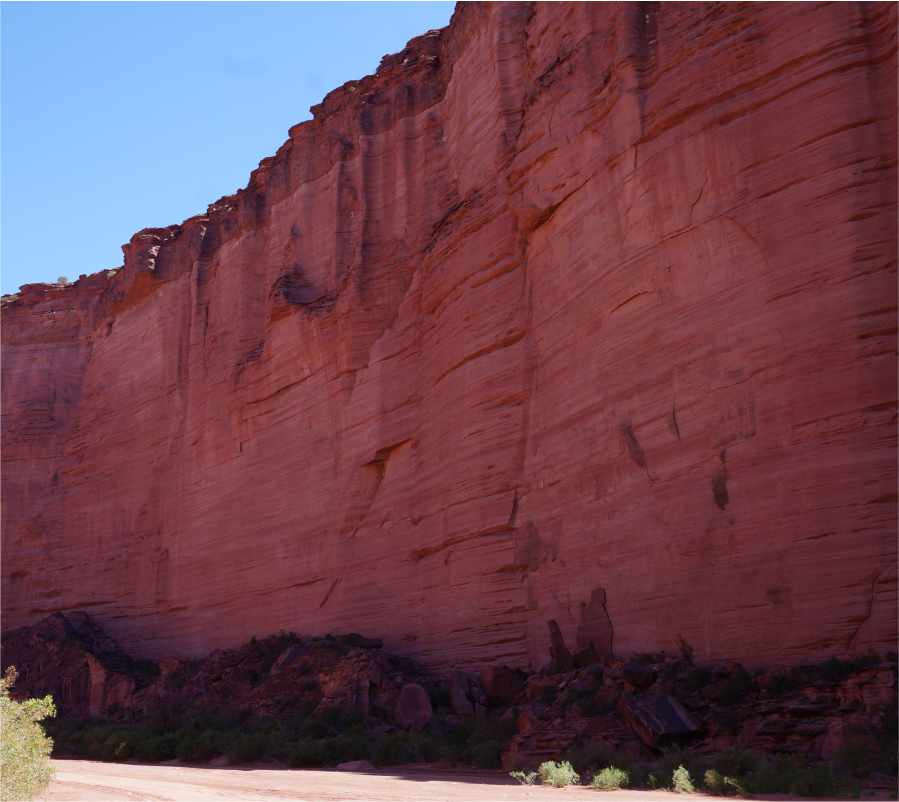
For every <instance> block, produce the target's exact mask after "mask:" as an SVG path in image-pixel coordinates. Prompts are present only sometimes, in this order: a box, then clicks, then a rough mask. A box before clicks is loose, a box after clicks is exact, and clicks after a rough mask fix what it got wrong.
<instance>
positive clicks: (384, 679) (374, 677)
mask: <svg viewBox="0 0 899 802" xmlns="http://www.w3.org/2000/svg"><path fill="white" fill-rule="evenodd" d="M368 678H369V682H371V684H372V685H375V686H377V687H378V688H388V687H390V678H389V677H388V676H387V674H385V673H384V672H383V671H382V670H381V668H380V667H379V666H377V665H372V667H371V670H370V671H369V674H368Z"/></svg>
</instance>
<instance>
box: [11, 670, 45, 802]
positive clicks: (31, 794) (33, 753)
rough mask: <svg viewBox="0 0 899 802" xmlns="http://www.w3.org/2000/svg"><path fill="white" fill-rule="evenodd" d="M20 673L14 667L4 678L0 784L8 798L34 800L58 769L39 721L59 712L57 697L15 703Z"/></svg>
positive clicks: (42, 791)
mask: <svg viewBox="0 0 899 802" xmlns="http://www.w3.org/2000/svg"><path fill="white" fill-rule="evenodd" d="M17 676H18V675H17V673H16V670H15V668H13V667H12V666H10V667H9V668H8V669H7V670H6V675H5V676H4V677H3V679H2V680H0V727H2V740H0V786H2V795H3V798H4V799H26V800H27V799H34V798H35V797H38V796H40V795H41V794H43V793H44V791H45V790H46V789H47V786H48V785H50V781H51V780H52V779H53V775H54V773H55V769H54V768H53V766H52V765H51V764H50V751H51V750H52V749H53V741H52V740H51V739H50V738H48V737H47V736H46V735H45V734H44V731H43V730H42V729H41V727H40V725H39V724H38V723H37V722H38V721H40V720H41V719H44V718H47V717H48V716H54V715H56V708H55V707H54V706H53V698H52V697H50V696H47V697H45V698H43V699H28V700H26V701H24V702H15V701H13V700H12V699H10V698H9V689H10V687H11V686H12V685H13V684H14V683H15V681H16V677H17Z"/></svg>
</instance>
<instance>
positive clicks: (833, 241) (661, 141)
mask: <svg viewBox="0 0 899 802" xmlns="http://www.w3.org/2000/svg"><path fill="white" fill-rule="evenodd" d="M896 15H897V12H896V6H895V4H886V3H884V4H850V3H846V4H833V5H828V6H817V5H810V4H809V5H801V4H800V5H791V4H774V5H762V4H750V5H737V4H731V5H714V4H709V5H701V6H697V5H692V6H691V5H683V4H662V5H660V6H658V5H654V4H645V3H644V4H605V3H587V4H572V5H565V4H556V3H544V4H530V3H503V4H497V5H481V4H467V3H466V4H460V5H459V7H458V8H457V11H456V13H455V15H454V17H453V21H452V23H451V25H450V26H449V27H448V28H446V29H443V30H442V31H433V32H430V33H428V34H425V35H423V36H421V37H419V38H417V39H415V40H413V41H412V42H410V44H409V46H408V47H407V49H406V50H404V51H403V52H402V53H399V54H397V55H395V56H390V57H388V58H385V60H384V61H383V62H382V65H381V67H380V69H379V70H378V72H377V74H376V75H374V76H368V77H366V78H364V79H362V80H360V81H356V82H350V83H348V84H347V85H345V86H343V87H341V88H339V89H337V90H335V91H334V92H332V93H330V94H329V95H328V96H327V97H326V98H325V100H324V101H323V102H322V104H321V105H320V106H317V107H315V108H314V109H313V112H314V115H315V118H314V120H312V121H310V122H306V123H302V124H301V125H298V126H296V127H295V128H293V129H292V130H291V132H290V139H289V140H288V142H287V143H285V145H284V146H283V147H282V148H281V149H280V150H279V151H278V153H277V155H276V156H274V157H271V158H267V159H264V160H263V161H262V162H261V164H260V167H259V169H258V170H257V171H255V172H254V173H253V175H252V176H251V178H250V183H249V186H248V187H247V188H246V189H245V190H241V191H240V192H238V193H237V194H236V195H234V196H231V197H226V198H222V199H221V200H219V201H217V202H216V203H215V204H212V205H211V206H210V207H209V210H208V212H207V213H206V214H203V215H199V216H197V217H194V218H191V219H190V220H188V221H186V222H185V223H183V224H182V225H180V226H179V225H176V226H171V227H169V228H157V229H147V230H145V231H142V232H140V233H139V234H137V235H135V237H134V238H133V239H132V241H131V243H130V244H128V245H126V246H125V248H124V250H125V257H126V258H125V266H124V268H123V269H121V270H119V271H118V272H116V273H115V274H114V275H112V276H107V273H106V271H105V270H103V271H101V272H99V273H97V274H95V275H93V276H90V277H84V278H82V279H80V280H79V281H78V282H75V284H74V285H67V286H59V285H29V286H27V287H25V288H23V291H22V293H21V295H20V296H19V297H17V298H15V299H13V300H9V299H6V300H5V302H4V304H3V362H2V370H3V384H2V392H3V450H2V458H3V505H2V515H3V529H2V536H3V544H2V545H3V584H2V594H3V624H4V627H5V628H9V627H15V626H19V625H22V624H26V623H32V622H35V621H37V620H39V619H40V618H42V617H44V616H45V615H46V614H47V613H49V612H52V611H56V610H70V609H76V608H77V609H79V610H86V611H89V612H90V613H92V614H94V615H95V616H96V618H97V620H98V621H101V622H102V623H103V625H104V626H105V627H106V629H107V631H108V632H110V633H111V634H112V635H113V636H114V637H116V638H117V639H118V641H119V642H120V643H122V644H123V646H124V647H126V648H128V649H130V650H131V651H133V652H134V653H135V654H137V655H139V656H155V657H168V656H169V655H171V654H183V655H187V656H191V655H197V654H202V653H206V652H208V651H210V650H212V649H215V648H219V647H231V646H234V645H235V644H237V643H241V642H244V641H246V640H247V639H248V638H249V637H250V636H251V635H254V634H255V635H265V634H269V633H271V632H277V631H278V630H279V629H281V628H284V629H288V630H295V631H298V632H326V631H328V630H329V629H334V630H335V631H344V630H347V629H353V630H356V631H364V632H377V633H379V634H382V635H383V636H384V640H385V646H386V647H389V648H391V649H393V650H395V651H400V652H403V651H405V652H408V653H414V654H416V655H418V656H419V658H420V659H421V660H423V661H424V662H425V663H426V664H432V665H444V666H448V665H452V666H456V667H459V666H465V667H468V668H470V669H476V668H478V667H484V666H486V665H489V664H499V663H504V662H505V663H508V664H510V665H527V664H528V663H530V664H531V665H532V666H533V667H534V668H537V667H539V666H540V665H541V664H543V663H545V662H546V661H547V660H549V657H550V654H549V639H548V638H547V635H546V632H547V629H546V627H547V621H549V620H554V621H555V622H557V624H558V627H559V630H560V632H561V633H562V635H563V636H564V638H565V642H566V643H567V646H568V647H569V649H570V651H571V652H572V653H574V652H575V651H577V650H580V649H583V648H584V647H585V646H587V645H588V644H589V643H591V642H592V643H593V644H594V645H595V647H596V650H597V651H598V653H599V654H603V653H606V652H609V651H611V649H612V648H614V649H615V651H616V652H621V653H630V652H633V651H636V650H640V649H653V648H665V647H668V648H672V647H673V644H674V640H675V637H676V636H677V635H678V634H682V635H683V636H684V637H685V638H686V639H687V640H688V641H689V642H690V643H692V644H693V646H694V648H695V650H696V656H697V659H700V658H701V659H717V658H719V657H721V658H723V657H728V658H736V659H740V660H749V661H752V660H757V661H767V662H768V664H769V666H772V667H773V666H776V665H781V664H785V663H790V662H798V660H799V659H801V658H803V657H822V656H826V655H828V654H832V653H836V654H841V653H845V652H849V651H856V650H861V649H864V648H866V647H867V646H868V645H874V646H875V648H884V647H885V646H887V645H891V644H894V643H895V641H896V633H897V620H896V611H897V595H896V589H897V571H896V564H897V557H896V517H897V503H896V501H897V495H896V481H897V476H896V473H897V472H896V464H897V463H896V420H897V418H896V414H897V409H896V406H897V405H896V398H897V392H896V387H897V370H896V351H897V348H896V342H897V340H896V322H897V313H896V306H897V304H896V301H897V276H896V264H897V260H896V249H897V246H896V232H897V213H896V198H897V173H896V169H897V81H896V77H897V72H896V67H897V62H896V30H897V16H896ZM47 223H48V225H52V217H49V218H48V221H47ZM35 247H37V248H39V247H40V243H35ZM73 247H77V243H73ZM110 267H111V266H110ZM613 644H614V645H613Z"/></svg>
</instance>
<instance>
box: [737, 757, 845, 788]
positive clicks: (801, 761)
mask: <svg viewBox="0 0 899 802" xmlns="http://www.w3.org/2000/svg"><path fill="white" fill-rule="evenodd" d="M743 784H744V787H745V788H746V791H747V792H748V793H750V794H793V795H794V796H810V797H826V796H849V797H858V794H859V788H858V785H856V784H855V783H853V782H852V780H851V778H848V777H846V776H845V775H843V774H841V773H839V772H836V771H834V770H833V769H832V768H831V767H830V766H828V765H826V764H817V765H813V764H811V763H809V761H808V758H807V757H806V756H804V755H800V756H794V755H774V756H773V757H772V758H771V759H770V760H769V761H765V762H763V763H762V765H761V767H760V768H759V769H758V771H755V772H753V773H752V774H751V775H747V776H746V778H745V780H744V781H743Z"/></svg>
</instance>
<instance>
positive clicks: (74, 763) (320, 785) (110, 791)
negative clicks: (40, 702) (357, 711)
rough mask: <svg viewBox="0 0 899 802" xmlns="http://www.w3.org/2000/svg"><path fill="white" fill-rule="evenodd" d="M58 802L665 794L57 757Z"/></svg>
mask: <svg viewBox="0 0 899 802" xmlns="http://www.w3.org/2000/svg"><path fill="white" fill-rule="evenodd" d="M53 762H54V764H55V765H56V781H55V782H54V783H53V785H51V786H50V790H49V793H48V795H47V797H46V798H47V799H49V800H52V802H63V800H65V801H66V802H68V801H69V800H71V801H72V802H113V800H116V802H125V801H126V802H162V800H176V802H182V800H184V801H185V802H187V800H194V799H204V800H274V799H281V800H303V801H304V802H337V800H341V802H344V801H346V802H352V801H354V800H359V802H401V801H402V800H417V801H420V802H443V801H444V800H446V802H456V800H458V802H481V801H482V800H483V802H514V800H516V799H520V800H525V799H526V800H528V802H531V800H533V802H538V801H539V800H541V799H545V800H549V799H553V800H556V802H559V800H560V799H564V800H573V799H584V800H586V799H588V798H593V799H596V797H597V795H599V794H601V796H602V800H603V802H606V800H609V802H613V800H614V802H619V800H622V801H623V800H642V801H644V802H651V801H652V800H661V799H665V800H668V802H671V800H672V796H671V794H667V793H662V792H658V791H615V792H600V791H596V790H594V789H591V788H583V787H582V788H565V789H557V788H541V787H539V786H528V787H525V786H523V785H520V784H518V783H517V782H516V781H514V780H511V779H510V778H509V777H508V776H507V775H503V774H498V773H493V772H484V773H475V772H465V771H460V772H430V771H395V770H394V771H390V770H382V771H377V772H374V773H366V774H362V773H359V774H356V773H350V772H338V771H333V770H324V769H323V770H311V769H307V770H302V769H260V768H245V769H241V768H234V767H221V768H219V767H208V766H204V767H202V768H193V767H187V766H145V765H136V764H128V763H94V762H91V761H86V760H54V761H53Z"/></svg>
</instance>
